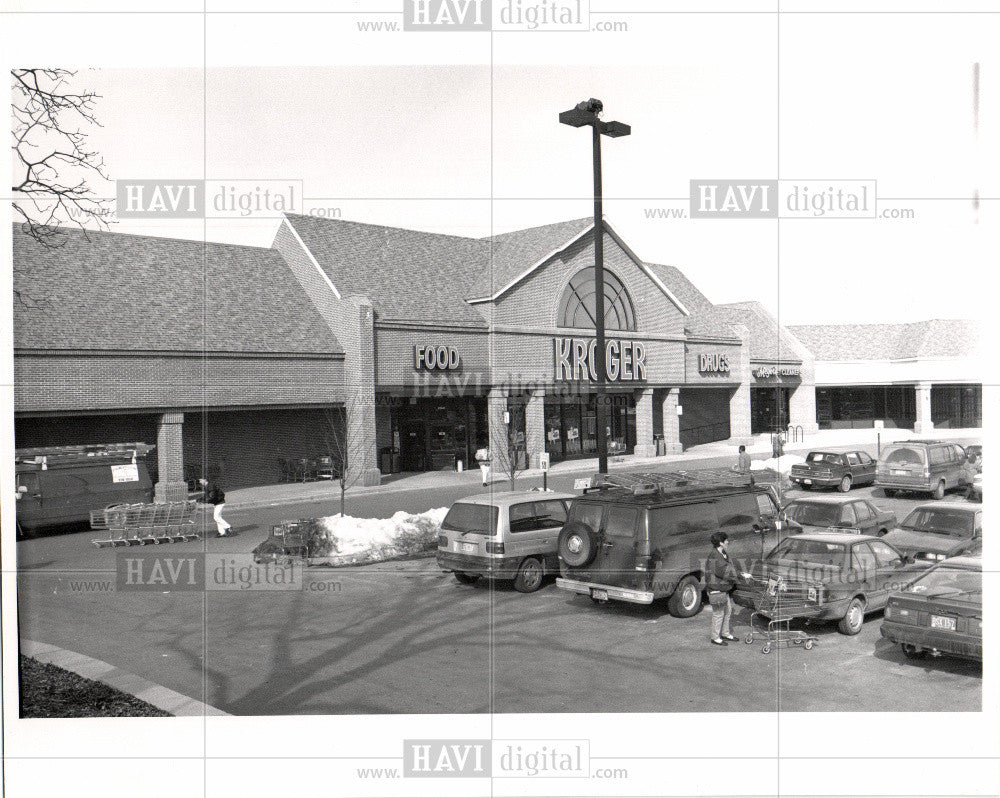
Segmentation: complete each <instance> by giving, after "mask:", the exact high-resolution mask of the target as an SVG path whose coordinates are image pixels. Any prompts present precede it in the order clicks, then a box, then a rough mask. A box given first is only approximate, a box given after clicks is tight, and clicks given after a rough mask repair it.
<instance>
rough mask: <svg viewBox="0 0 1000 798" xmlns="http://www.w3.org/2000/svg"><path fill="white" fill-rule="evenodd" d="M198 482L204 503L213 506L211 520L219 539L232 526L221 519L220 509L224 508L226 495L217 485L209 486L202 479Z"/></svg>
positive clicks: (228, 531) (227, 532) (226, 533)
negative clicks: (213, 522) (203, 495)
mask: <svg viewBox="0 0 1000 798" xmlns="http://www.w3.org/2000/svg"><path fill="white" fill-rule="evenodd" d="M199 482H201V485H202V487H203V488H204V489H205V503H206V504H214V505H215V510H214V511H213V513H212V519H213V520H214V521H215V526H216V528H217V529H218V532H219V537H225V536H226V535H228V534H229V533H230V531H231V530H232V526H230V525H229V522H228V521H227V520H226V519H225V518H223V517H222V508H223V507H225V506H226V494H225V493H224V492H223V490H222V488H220V487H219V485H218V483H213V484H211V485H209V484H208V482H207V481H206V480H204V479H202V480H199Z"/></svg>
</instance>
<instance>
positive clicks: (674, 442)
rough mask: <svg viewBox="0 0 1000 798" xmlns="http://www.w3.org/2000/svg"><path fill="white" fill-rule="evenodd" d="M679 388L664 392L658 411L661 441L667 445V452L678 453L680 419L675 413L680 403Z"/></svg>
mask: <svg viewBox="0 0 1000 798" xmlns="http://www.w3.org/2000/svg"><path fill="white" fill-rule="evenodd" d="M680 396H681V390H680V388H669V389H668V390H667V391H665V392H664V395H663V405H662V407H661V408H660V413H661V414H662V415H663V441H664V443H666V445H667V454H680V453H681V452H682V451H684V448H683V447H682V446H681V420H680V417H679V416H678V415H677V405H678V404H680Z"/></svg>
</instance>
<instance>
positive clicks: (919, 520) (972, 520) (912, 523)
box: [885, 502, 983, 562]
mask: <svg viewBox="0 0 1000 798" xmlns="http://www.w3.org/2000/svg"><path fill="white" fill-rule="evenodd" d="M982 536H983V510H982V508H981V507H976V506H974V505H970V504H967V503H962V502H929V503H927V504H920V505H918V506H917V507H915V508H914V510H913V512H911V513H910V514H909V515H908V516H906V518H905V519H903V523H901V524H900V525H899V526H897V527H896V528H895V529H893V530H892V531H891V532H889V534H887V535H886V536H885V542H886V543H888V544H890V545H891V546H895V547H896V548H897V549H899V550H900V551H901V552H903V553H905V554H911V555H913V557H915V558H916V559H917V560H924V561H928V562H938V561H939V560H944V559H946V558H948V557H955V556H957V555H959V554H964V553H965V552H967V551H969V550H970V549H971V548H972V546H973V544H974V543H975V542H976V541H977V540H981V539H982Z"/></svg>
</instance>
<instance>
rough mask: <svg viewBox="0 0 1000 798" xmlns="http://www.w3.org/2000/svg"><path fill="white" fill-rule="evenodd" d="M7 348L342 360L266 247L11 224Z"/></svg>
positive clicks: (337, 347)
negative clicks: (41, 233) (49, 237)
mask: <svg viewBox="0 0 1000 798" xmlns="http://www.w3.org/2000/svg"><path fill="white" fill-rule="evenodd" d="M13 239H14V288H15V290H16V291H18V292H20V294H21V297H22V300H21V301H19V300H18V298H17V297H15V300H14V347H15V348H16V349H48V350H68V349H78V350H105V351H107V350H115V351H121V350H139V351H142V350H145V351H183V352H202V351H212V352H242V353H272V354H273V353H279V352H280V353H296V354H299V353H303V354H304V353H309V354H332V353H342V352H343V349H342V347H341V345H340V343H339V342H338V341H337V339H336V337H335V336H334V335H333V333H332V332H331V330H330V328H329V327H328V326H327V324H326V323H325V322H324V321H323V319H322V317H321V316H320V315H319V313H318V312H317V311H316V310H315V308H314V307H313V305H312V303H311V302H310V301H309V297H308V296H307V295H306V294H305V292H304V291H303V290H302V288H301V287H300V286H299V284H298V282H297V281H296V280H295V278H294V276H293V275H292V273H291V271H290V270H289V268H288V266H287V264H286V263H285V261H284V260H283V259H282V257H281V255H279V254H278V252H277V251H276V250H273V249H261V248H258V247H244V246H234V245H229V244H215V243H202V242H200V241H185V240H179V239H169V238H155V237H152V236H137V235H126V234H122V233H107V232H94V231H88V232H87V233H86V234H84V232H83V231H82V230H75V229H67V230H66V231H65V235H64V236H63V237H62V238H61V241H62V243H61V245H60V246H57V247H55V248H51V247H46V246H44V245H42V244H40V243H38V242H37V241H36V240H35V239H34V238H32V237H31V236H29V235H27V234H26V233H24V232H22V231H21V229H20V226H19V225H14V236H13Z"/></svg>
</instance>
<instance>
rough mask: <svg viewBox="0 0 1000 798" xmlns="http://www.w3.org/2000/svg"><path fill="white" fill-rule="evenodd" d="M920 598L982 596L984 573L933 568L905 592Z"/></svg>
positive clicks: (943, 567)
mask: <svg viewBox="0 0 1000 798" xmlns="http://www.w3.org/2000/svg"><path fill="white" fill-rule="evenodd" d="M903 592H904V593H912V594H914V595H918V596H927V597H928V598H933V597H936V596H959V595H963V596H965V595H969V596H971V595H982V592H983V573H982V571H968V570H966V569H964V568H949V567H947V566H944V565H943V566H941V567H939V568H933V569H931V570H930V571H928V572H927V573H926V574H924V575H923V576H921V577H920V578H919V579H917V580H916V581H914V582H911V583H910V584H909V585H907V587H906V588H905V589H904V590H903Z"/></svg>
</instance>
